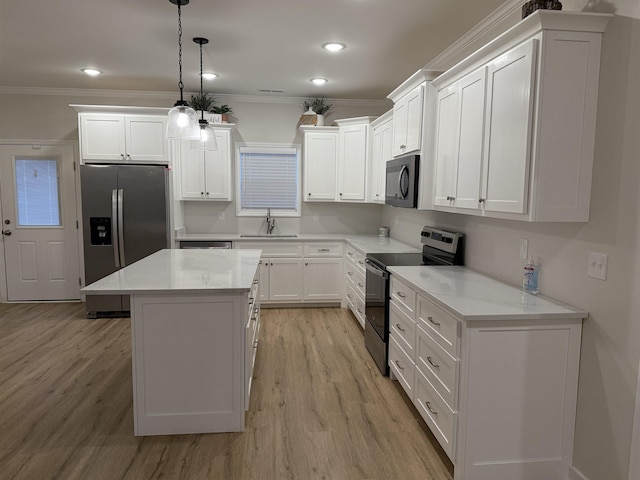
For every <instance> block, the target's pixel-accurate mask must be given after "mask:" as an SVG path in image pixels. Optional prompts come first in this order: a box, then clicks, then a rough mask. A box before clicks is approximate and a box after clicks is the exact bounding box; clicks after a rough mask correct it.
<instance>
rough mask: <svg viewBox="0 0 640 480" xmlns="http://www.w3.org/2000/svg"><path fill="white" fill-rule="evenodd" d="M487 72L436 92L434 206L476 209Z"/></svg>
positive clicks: (484, 71) (476, 72) (478, 196)
mask: <svg viewBox="0 0 640 480" xmlns="http://www.w3.org/2000/svg"><path fill="white" fill-rule="evenodd" d="M485 84H486V69H485V68H480V69H478V70H477V71H475V72H473V73H471V74H469V75H467V76H466V77H464V78H463V79H462V80H460V81H458V82H456V83H455V84H453V85H451V86H449V87H447V88H444V89H442V90H441V91H440V92H438V124H437V132H438V133H437V148H436V172H435V178H436V181H435V190H434V192H435V193H434V201H433V203H434V205H442V206H455V207H458V208H473V209H478V208H479V206H480V204H479V198H480V183H481V180H482V177H481V172H482V170H481V169H482V166H483V162H482V158H483V136H484V116H485V108H484V105H485Z"/></svg>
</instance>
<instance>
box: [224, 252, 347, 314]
mask: <svg viewBox="0 0 640 480" xmlns="http://www.w3.org/2000/svg"><path fill="white" fill-rule="evenodd" d="M235 248H244V249H259V250H262V259H261V261H260V301H261V302H262V303H265V304H269V303H272V304H279V303H283V304H284V303H303V302H309V303H311V302H320V303H329V302H331V303H338V302H340V301H341V300H342V296H343V288H342V280H341V279H342V265H343V258H342V257H343V251H344V243H343V242H321V241H320V242H277V241H268V242H255V241H252V242H235Z"/></svg>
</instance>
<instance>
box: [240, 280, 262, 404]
mask: <svg viewBox="0 0 640 480" xmlns="http://www.w3.org/2000/svg"><path fill="white" fill-rule="evenodd" d="M259 279H260V272H259V271H258V275H257V276H256V278H255V279H254V280H253V285H252V287H251V291H250V292H249V298H248V304H249V309H248V310H249V313H248V315H247V317H246V321H247V323H246V325H245V333H244V341H245V346H244V356H245V359H244V408H245V410H249V396H250V395H251V385H252V384H253V367H254V366H255V364H256V353H257V352H258V334H259V333H260V300H259V297H260V285H259V284H260V280H259Z"/></svg>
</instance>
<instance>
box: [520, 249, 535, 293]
mask: <svg viewBox="0 0 640 480" xmlns="http://www.w3.org/2000/svg"><path fill="white" fill-rule="evenodd" d="M522 289H523V290H524V291H525V292H527V293H531V294H533V295H536V294H537V293H538V267H537V265H536V264H535V263H533V257H529V260H528V261H527V264H526V265H525V266H524V277H523V279H522Z"/></svg>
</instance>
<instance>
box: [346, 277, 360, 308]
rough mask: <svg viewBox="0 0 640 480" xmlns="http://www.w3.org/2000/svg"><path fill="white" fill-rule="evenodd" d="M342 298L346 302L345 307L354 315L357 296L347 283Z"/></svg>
mask: <svg viewBox="0 0 640 480" xmlns="http://www.w3.org/2000/svg"><path fill="white" fill-rule="evenodd" d="M344 297H345V301H346V302H347V306H348V307H349V309H350V310H351V311H352V312H353V313H354V314H355V313H356V299H357V298H358V295H357V294H356V292H355V291H354V289H353V287H352V286H351V285H350V284H349V283H347V285H346V288H345V295H344Z"/></svg>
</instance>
